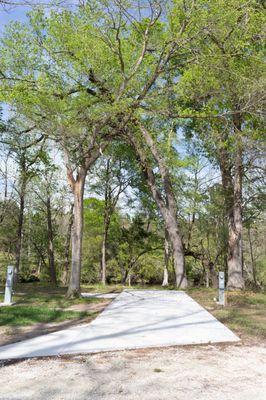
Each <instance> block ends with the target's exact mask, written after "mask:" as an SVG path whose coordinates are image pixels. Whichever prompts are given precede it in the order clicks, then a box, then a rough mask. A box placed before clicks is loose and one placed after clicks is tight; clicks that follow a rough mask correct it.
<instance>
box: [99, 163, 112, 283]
mask: <svg viewBox="0 0 266 400" xmlns="http://www.w3.org/2000/svg"><path fill="white" fill-rule="evenodd" d="M110 169H111V167H110V158H108V159H107V163H106V171H105V172H106V182H105V193H104V221H103V240H102V249H101V282H102V284H103V285H105V284H106V245H107V237H108V230H109V225H110V218H111V198H112V195H111V186H110Z"/></svg>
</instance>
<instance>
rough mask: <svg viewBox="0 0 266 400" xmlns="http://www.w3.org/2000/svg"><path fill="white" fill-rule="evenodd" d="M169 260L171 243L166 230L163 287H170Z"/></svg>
mask: <svg viewBox="0 0 266 400" xmlns="http://www.w3.org/2000/svg"><path fill="white" fill-rule="evenodd" d="M169 258H170V243H169V237H168V232H167V230H166V229H165V235H164V270H163V283H162V286H168V285H169V282H168V270H169Z"/></svg>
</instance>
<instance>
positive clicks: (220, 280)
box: [218, 271, 225, 306]
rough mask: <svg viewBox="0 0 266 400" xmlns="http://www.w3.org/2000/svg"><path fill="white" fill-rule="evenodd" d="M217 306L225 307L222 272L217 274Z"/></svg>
mask: <svg viewBox="0 0 266 400" xmlns="http://www.w3.org/2000/svg"><path fill="white" fill-rule="evenodd" d="M218 304H221V305H222V306H225V282H224V272H222V271H220V272H219V301H218Z"/></svg>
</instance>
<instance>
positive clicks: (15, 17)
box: [0, 6, 29, 33]
mask: <svg viewBox="0 0 266 400" xmlns="http://www.w3.org/2000/svg"><path fill="white" fill-rule="evenodd" d="M28 11H29V8H28V7H22V6H18V7H13V8H11V9H3V8H0V32H1V33H2V32H3V30H4V28H5V24H7V23H9V22H11V21H25V20H26V14H27V12H28Z"/></svg>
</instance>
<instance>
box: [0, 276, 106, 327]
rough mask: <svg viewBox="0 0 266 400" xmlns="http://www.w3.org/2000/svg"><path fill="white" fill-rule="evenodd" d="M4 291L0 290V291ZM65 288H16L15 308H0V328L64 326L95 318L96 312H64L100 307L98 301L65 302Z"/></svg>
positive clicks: (91, 299)
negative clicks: (97, 305) (72, 308)
mask: <svg viewBox="0 0 266 400" xmlns="http://www.w3.org/2000/svg"><path fill="white" fill-rule="evenodd" d="M3 290H4V288H3V287H1V288H0V291H3ZM65 294H66V288H64V287H59V288H57V287H56V288H51V287H48V286H47V285H42V284H40V283H24V284H17V285H16V287H15V293H14V296H13V301H14V302H15V305H13V306H10V307H0V327H7V328H8V327H15V326H16V327H19V326H30V325H33V324H36V323H51V322H55V323H56V322H57V323H59V322H63V321H67V320H80V319H83V318H85V317H87V316H90V317H94V316H96V315H97V313H95V312H90V311H74V310H73V311H72V310H66V309H67V308H68V307H70V306H73V305H76V304H92V303H100V302H102V300H101V299H97V298H78V299H67V298H66V297H65Z"/></svg>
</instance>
